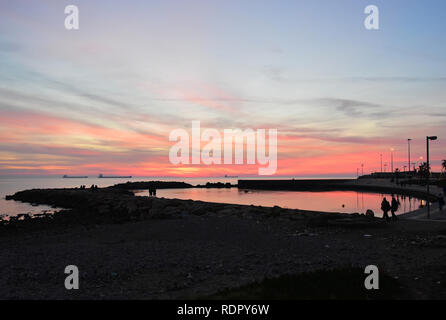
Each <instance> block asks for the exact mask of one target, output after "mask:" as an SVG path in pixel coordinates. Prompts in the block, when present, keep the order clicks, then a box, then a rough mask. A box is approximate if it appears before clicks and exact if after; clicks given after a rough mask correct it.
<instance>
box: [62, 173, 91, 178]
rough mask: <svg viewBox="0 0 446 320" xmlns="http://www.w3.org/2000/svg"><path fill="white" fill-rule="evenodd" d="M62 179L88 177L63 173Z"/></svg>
mask: <svg viewBox="0 0 446 320" xmlns="http://www.w3.org/2000/svg"><path fill="white" fill-rule="evenodd" d="M62 178H64V179H86V178H88V176H69V175H66V174H64V175H63V177H62Z"/></svg>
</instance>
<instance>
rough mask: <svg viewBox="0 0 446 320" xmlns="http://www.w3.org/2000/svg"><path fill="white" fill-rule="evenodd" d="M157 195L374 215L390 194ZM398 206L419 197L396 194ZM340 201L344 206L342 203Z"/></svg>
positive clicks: (414, 205)
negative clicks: (384, 198)
mask: <svg viewBox="0 0 446 320" xmlns="http://www.w3.org/2000/svg"><path fill="white" fill-rule="evenodd" d="M137 195H138V196H148V192H147V191H141V192H138V193H137ZM157 197H166V198H178V199H192V200H202V201H209V202H223V203H236V204H246V205H251V204H253V205H262V206H270V207H272V206H274V205H278V206H281V207H284V208H293V209H303V210H315V211H330V212H347V213H354V212H359V213H365V211H367V209H371V210H373V211H374V212H375V215H377V216H382V212H381V209H380V208H381V201H382V199H383V197H387V200H388V201H389V202H390V200H391V199H392V197H391V196H390V195H382V194H376V193H360V192H355V191H331V192H297V191H263V190H262V191H251V190H250V191H249V192H247V193H246V192H244V191H239V190H238V189H237V188H231V189H205V188H203V189H198V188H197V189H195V188H194V189H164V190H163V189H161V190H157ZM397 199H398V200H399V201H400V203H401V206H400V208H399V210H398V212H397V214H401V213H405V212H409V211H412V210H415V209H418V208H419V206H420V204H421V200H418V199H415V198H409V197H402V196H398V197H397ZM343 205H344V206H343Z"/></svg>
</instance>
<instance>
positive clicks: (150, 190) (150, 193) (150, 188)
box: [149, 187, 153, 196]
mask: <svg viewBox="0 0 446 320" xmlns="http://www.w3.org/2000/svg"><path fill="white" fill-rule="evenodd" d="M149 196H153V188H152V187H149Z"/></svg>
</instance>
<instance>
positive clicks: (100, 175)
mask: <svg viewBox="0 0 446 320" xmlns="http://www.w3.org/2000/svg"><path fill="white" fill-rule="evenodd" d="M131 177H132V176H104V175H103V174H102V173H100V174H99V175H98V178H115V179H117V178H131Z"/></svg>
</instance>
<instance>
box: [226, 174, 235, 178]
mask: <svg viewBox="0 0 446 320" xmlns="http://www.w3.org/2000/svg"><path fill="white" fill-rule="evenodd" d="M225 178H238V176H228V175H227V174H225Z"/></svg>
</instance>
